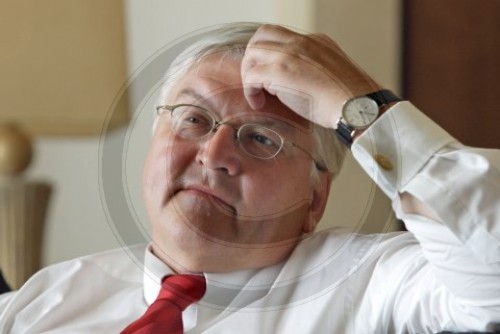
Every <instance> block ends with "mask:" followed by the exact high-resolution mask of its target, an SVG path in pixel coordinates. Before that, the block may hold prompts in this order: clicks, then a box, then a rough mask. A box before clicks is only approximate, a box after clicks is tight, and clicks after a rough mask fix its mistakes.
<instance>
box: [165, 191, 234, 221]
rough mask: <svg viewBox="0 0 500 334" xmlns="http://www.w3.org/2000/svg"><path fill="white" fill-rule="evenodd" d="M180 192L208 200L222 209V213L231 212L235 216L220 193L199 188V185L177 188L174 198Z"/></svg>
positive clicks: (232, 209) (230, 206)
mask: <svg viewBox="0 0 500 334" xmlns="http://www.w3.org/2000/svg"><path fill="white" fill-rule="evenodd" d="M182 191H186V192H192V193H194V194H196V195H197V196H203V197H206V198H207V199H209V200H210V201H212V202H214V203H216V205H217V206H218V207H220V208H222V209H223V210H224V211H228V212H231V213H233V214H236V209H235V208H234V207H233V206H232V205H231V204H229V202H228V200H226V197H224V196H223V195H222V194H220V193H216V192H215V191H214V190H213V189H211V188H209V187H206V186H200V185H186V186H182V187H179V188H178V189H176V190H175V191H174V196H175V195H176V194H177V193H179V192H182Z"/></svg>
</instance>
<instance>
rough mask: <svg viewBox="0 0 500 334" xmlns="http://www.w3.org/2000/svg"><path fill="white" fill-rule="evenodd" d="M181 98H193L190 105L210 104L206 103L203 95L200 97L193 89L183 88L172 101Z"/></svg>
mask: <svg viewBox="0 0 500 334" xmlns="http://www.w3.org/2000/svg"><path fill="white" fill-rule="evenodd" d="M183 96H188V97H192V98H194V101H193V102H192V103H199V102H202V103H203V104H205V105H207V104H208V105H209V104H210V103H209V102H208V100H207V99H206V98H205V97H204V96H203V95H201V94H200V93H198V92H197V91H195V90H194V89H193V88H184V89H183V90H181V91H180V92H179V93H178V94H177V95H176V96H175V98H174V100H177V99H178V98H180V97H183Z"/></svg>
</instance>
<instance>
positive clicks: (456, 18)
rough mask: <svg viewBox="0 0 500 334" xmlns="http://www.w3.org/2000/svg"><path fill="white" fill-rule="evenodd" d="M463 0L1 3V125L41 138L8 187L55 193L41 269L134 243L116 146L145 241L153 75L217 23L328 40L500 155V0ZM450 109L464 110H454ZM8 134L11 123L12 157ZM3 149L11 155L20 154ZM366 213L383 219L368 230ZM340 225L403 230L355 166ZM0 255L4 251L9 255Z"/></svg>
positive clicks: (337, 204) (336, 218) (339, 188)
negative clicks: (114, 202)
mask: <svg viewBox="0 0 500 334" xmlns="http://www.w3.org/2000/svg"><path fill="white" fill-rule="evenodd" d="M452 2H453V6H451V2H450V1H442V2H439V4H436V3H435V2H432V0H425V1H418V2H417V1H400V0H385V1H369V0H313V1H311V0H254V1H251V2H249V1H244V0H212V1H202V0H148V1H143V0H123V1H120V0H106V1H99V0H44V1H37V0H31V1H29V0H21V1H13V0H1V1H0V31H1V32H0V42H1V44H0V48H1V53H0V78H1V79H0V80H1V81H2V83H1V84H0V90H1V91H2V92H1V93H0V101H2V102H3V104H2V105H0V126H1V124H7V123H9V124H12V123H16V124H18V128H19V129H20V131H22V132H23V133H25V134H27V135H28V136H29V137H31V138H32V151H33V157H32V158H31V162H30V163H29V165H28V164H27V163H26V165H27V167H26V170H25V171H24V172H21V171H19V172H15V173H13V172H5V173H4V174H5V175H4V176H2V178H0V180H2V179H3V180H6V179H7V178H10V179H13V178H14V179H16V180H21V181H22V182H24V183H25V184H33V183H35V184H42V185H46V186H47V187H49V189H50V190H48V191H46V190H45V192H43V194H42V196H41V198H42V200H41V201H42V202H43V201H44V200H43V199H45V200H46V202H47V203H46V206H45V209H43V208H42V209H40V208H39V209H38V210H39V211H37V212H38V214H37V217H35V218H34V220H35V221H36V222H35V223H33V224H42V225H43V228H39V227H37V228H39V229H33V228H28V229H31V230H32V232H33V231H35V233H36V234H37V236H38V237H39V239H40V247H39V250H37V249H34V250H32V253H33V254H35V256H39V257H40V261H39V263H38V265H39V266H46V265H49V264H51V263H55V262H59V261H63V260H66V259H70V258H74V257H77V256H81V255H85V254H90V253H94V252H98V251H102V250H105V249H110V248H115V247H120V246H121V245H122V244H123V243H124V240H123V239H124V238H123V236H122V235H121V234H122V232H123V231H122V230H121V229H120V228H117V226H116V225H117V222H116V221H115V218H114V217H112V215H111V214H110V212H109V208H108V205H109V201H110V198H109V197H108V198H105V197H106V196H109V195H105V191H104V190H103V178H104V177H106V173H109V168H112V166H111V165H109V166H107V167H106V168H108V170H107V171H105V172H103V168H102V167H103V159H102V155H103V154H107V153H106V152H114V154H113V159H114V160H115V162H116V166H117V168H118V170H117V171H116V173H117V174H118V175H119V180H120V182H122V187H123V190H124V192H125V194H122V196H124V199H125V200H126V202H127V205H128V209H129V210H130V213H131V215H132V220H133V221H134V222H135V224H136V225H137V226H139V228H138V230H139V231H140V232H141V233H142V235H141V236H139V237H137V241H142V240H143V239H146V240H147V238H148V228H149V227H148V224H149V223H148V221H147V217H146V214H145V211H144V207H143V205H142V199H141V190H140V182H141V172H142V166H143V163H144V157H145V155H146V151H147V148H148V144H149V139H150V136H151V124H152V120H153V115H154V105H155V101H156V99H155V98H156V89H157V88H158V87H157V84H158V82H155V81H154V79H151V80H150V81H148V80H143V79H141V80H139V79H140V78H143V77H144V74H145V73H146V72H148V71H151V70H152V69H155V70H156V71H161V69H162V67H161V66H160V67H156V65H155V60H157V59H158V57H159V55H161V54H163V52H164V50H167V49H169V48H170V49H171V48H172V47H174V46H176V45H178V44H179V43H180V42H181V41H183V40H186V38H188V37H189V36H193V34H196V32H200V31H203V30H206V29H207V28H208V27H210V26H213V25H217V24H221V23H225V22H233V21H258V22H269V23H278V24H283V25H287V26H289V27H292V28H294V29H296V30H299V31H304V32H324V33H327V34H328V35H330V36H331V37H332V38H333V39H335V40H336V41H337V42H338V43H339V44H340V45H341V46H342V47H343V48H344V49H345V50H346V51H347V53H348V54H350V55H351V56H352V58H353V59H354V60H355V61H356V62H357V63H359V64H360V65H361V67H363V68H364V69H366V70H367V72H368V73H369V74H371V75H372V76H373V77H374V78H375V79H376V80H377V81H378V82H379V83H381V84H382V85H384V86H386V87H388V88H389V89H392V90H393V91H394V92H395V93H397V94H400V95H402V96H404V97H406V98H409V99H410V100H412V101H413V102H414V103H415V104H416V105H417V106H419V107H422V108H424V110H425V111H426V112H427V113H429V114H430V115H431V116H432V117H433V118H435V119H436V120H438V119H439V123H440V124H443V125H444V126H446V128H447V129H449V130H450V131H451V132H452V134H454V135H455V136H457V137H459V138H460V139H462V138H463V139H464V141H466V142H468V143H471V144H477V145H485V146H490V147H499V146H500V145H499V143H500V137H499V134H498V131H495V130H494V129H493V128H492V124H495V121H496V124H498V116H496V115H498V103H497V102H496V101H495V97H496V96H495V95H498V93H499V92H500V86H499V84H498V83H497V79H496V78H498V77H499V75H500V69H499V64H498V59H500V50H499V47H498V46H496V45H494V44H495V43H493V41H494V40H495V38H497V39H498V36H499V32H500V27H499V23H498V22H496V21H497V20H493V14H494V13H498V12H500V11H499V10H500V7H499V6H498V2H497V3H495V1H494V0H478V1H474V2H472V1H467V0H465V1H464V0H453V1H452ZM471 3H472V4H473V5H471ZM488 6H489V7H488ZM489 13H491V14H489ZM439 14H441V15H439ZM489 16H491V18H489ZM497 44H498V43H497ZM479 57H481V58H479ZM163 65H164V69H166V66H167V65H168V64H163ZM484 68H486V70H484V71H483V72H481V71H480V70H481V69H484ZM459 69H463V71H460V70H459ZM439 71H442V72H439ZM161 74H162V73H156V75H159V76H161ZM153 77H155V76H154V75H153ZM145 82H147V83H152V84H151V85H149V84H145ZM460 82H464V83H466V85H465V86H460V85H459V83H460ZM485 92H487V93H485ZM2 94H3V95H2ZM431 95H432V96H431ZM448 101H452V102H453V104H452V105H451V108H449V109H447V108H446V106H447V103H448ZM450 103H451V102H450ZM480 103H484V105H483V106H481V105H480ZM471 108H474V111H473V112H472V111H471ZM446 110H448V111H446ZM457 115H462V116H460V117H459V116H457ZM485 127H486V128H485ZM487 127H490V128H491V130H488V128H487ZM4 129H5V128H4ZM4 133H5V130H4ZM1 134H2V131H1V128H0V162H1V159H2V144H1V139H2V136H1ZM4 137H5V135H4ZM21 142H22V140H21ZM19 147H22V145H20V146H19ZM103 147H105V148H106V149H103ZM5 152H7V153H8V152H9V151H8V150H7V149H4V156H5V157H10V156H19V155H20V154H19V153H12V152H11V153H9V154H10V155H8V154H7V153H5ZM15 152H21V151H20V149H16V150H15ZM21 160H22V159H21ZM25 160H26V159H25ZM27 160H29V159H27ZM113 166H115V165H113ZM19 169H22V168H19ZM120 169H121V170H120ZM5 170H6V168H5V169H4V171H5ZM9 182H11V181H9ZM0 184H1V183H0ZM118 188H119V187H118ZM116 191H117V192H120V191H121V189H117V190H116ZM4 192H5V191H4ZM4 197H5V195H4ZM1 198H2V197H1V195H0V199H1ZM335 199H340V201H335ZM3 201H4V206H3V207H2V203H1V200H0V210H2V209H3V210H4V214H2V212H0V219H3V221H0V223H1V224H3V225H0V227H1V228H0V233H3V234H4V238H3V239H0V240H3V243H4V246H5V245H6V244H7V243H10V241H8V240H10V239H8V238H6V237H5V236H6V235H7V234H6V233H7V232H6V231H10V230H9V228H8V227H6V226H7V224H10V225H12V224H14V223H12V221H14V220H15V219H21V220H22V219H25V218H26V217H21V218H19V217H18V216H20V215H19V214H17V216H16V214H9V215H7V214H5V212H6V210H7V209H6V206H7V204H8V205H12V204H11V201H10V200H6V199H4V200H3ZM25 201H26V200H25ZM6 203H7V204H6ZM40 205H42V206H43V205H45V204H44V203H42V204H40ZM26 210H29V208H28V209H27V208H25V209H22V210H20V211H22V212H26ZM14 216H16V217H17V218H16V217H14ZM21 216H22V215H21ZM367 217H371V219H370V221H372V222H376V223H372V224H367V223H366V222H367ZM16 224H17V223H16ZM2 226H3V227H2ZM329 226H350V228H352V229H354V230H359V231H361V232H363V233H366V232H384V231H388V230H398V229H401V228H402V226H401V225H400V224H399V222H397V221H396V220H395V219H394V218H393V217H392V216H391V214H390V209H389V204H388V201H387V200H386V199H385V198H384V196H383V195H382V194H381V193H380V192H379V191H377V190H376V188H375V187H374V185H373V184H372V182H370V181H369V179H368V178H367V177H366V176H365V175H364V174H363V172H362V171H361V170H360V169H359V167H357V165H356V164H355V163H354V162H353V161H352V159H350V158H348V160H347V162H346V164H345V166H344V169H343V172H342V174H341V176H340V177H339V178H338V179H337V180H336V181H335V182H334V185H333V187H332V194H331V201H330V204H329V207H328V209H327V213H326V215H325V218H324V219H323V221H322V223H321V228H326V227H329ZM9 233H10V232H9ZM23 233H28V232H26V231H24V232H23ZM0 238H1V235H0ZM35 239H36V238H35ZM6 240H7V241H6ZM23 240H24V239H23ZM26 240H27V239H26ZM133 241H134V237H131V238H127V241H126V243H127V244H128V243H131V242H133ZM0 250H1V251H2V252H3V253H4V254H5V252H6V250H5V247H4V248H2V245H0ZM0 255H1V254H0ZM12 259H13V258H12V257H11V256H10V255H9V257H8V258H5V259H4V264H2V262H0V266H2V267H4V268H5V267H6V265H5V263H6V262H9V261H10V262H11V263H12V262H14V263H19V261H23V260H22V259H19V258H16V259H15V260H12ZM3 270H4V272H5V269H3Z"/></svg>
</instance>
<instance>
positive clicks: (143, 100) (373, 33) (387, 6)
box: [29, 0, 400, 265]
mask: <svg viewBox="0 0 500 334" xmlns="http://www.w3.org/2000/svg"><path fill="white" fill-rule="evenodd" d="M371 3H372V2H371V1H368V0H365V1H353V0H344V1H333V0H329V1H316V2H312V1H306V0H294V1H284V0H275V1H272V2H270V1H265V0H255V1H252V2H247V1H243V0H241V1H235V0H232V1H229V0H227V1H223V0H213V1H210V2H208V1H200V0H197V1H195V0H169V1H165V0H148V1H141V0H126V1H125V7H126V13H125V18H126V25H127V27H126V29H127V43H128V55H127V56H128V66H129V70H130V73H131V74H132V77H134V75H135V76H137V75H138V74H139V73H140V72H141V70H142V69H144V68H145V66H147V65H148V64H149V62H150V61H151V60H152V59H154V57H153V58H151V57H152V56H153V55H154V54H155V52H157V51H158V50H160V49H161V48H163V47H165V46H168V45H169V43H172V41H174V40H177V39H179V38H182V37H183V36H184V35H185V34H188V33H190V32H192V31H194V30H196V29H202V28H205V27H207V26H210V25H214V24H219V23H223V22H229V21H265V22H277V23H284V24H288V25H290V26H294V27H297V28H300V29H304V30H308V31H310V30H319V28H321V30H323V31H326V32H328V33H330V34H332V36H333V37H334V38H336V39H337V40H338V41H339V42H340V44H341V45H344V44H345V46H346V48H347V50H348V51H350V52H351V53H352V56H353V58H354V59H356V60H358V62H359V63H360V64H361V65H363V66H366V67H367V69H368V72H370V73H372V74H373V75H374V76H375V77H376V78H377V79H378V80H379V81H380V82H382V83H383V84H385V85H386V86H388V87H390V88H393V89H396V88H397V87H399V82H398V77H399V74H398V69H399V59H398V50H399V37H398V36H399V35H398V34H399V30H400V28H399V12H398V7H397V1H396V0H391V1H386V2H385V3H384V5H383V6H381V5H378V6H374V5H372V4H371ZM367 4H371V5H370V6H371V8H370V10H366V9H364V8H365V5H367ZM299 14H303V15H299ZM382 17H383V18H384V19H383V21H384V22H385V24H384V25H383V26H382V25H380V24H378V23H379V22H380V20H381V19H380V18H382ZM373 18H376V20H374V19H373ZM360 21H362V22H365V24H363V25H361V24H359V22H360ZM374 37H376V38H374ZM381 41H383V43H382V44H380V43H381ZM380 45H382V46H383V47H382V48H381V47H380ZM374 54H378V56H377V57H376V58H372V56H373V55H374ZM132 88H134V87H132ZM138 89H139V88H137V90H135V91H134V89H133V90H132V98H133V99H135V102H136V103H138V104H139V108H137V109H136V110H135V112H134V115H133V119H132V122H131V125H130V127H129V128H128V129H123V130H120V131H116V132H114V133H113V134H111V136H110V137H108V139H109V141H110V142H111V144H110V145H114V144H113V141H116V147H117V150H118V149H119V142H120V141H123V140H125V141H126V147H127V154H126V155H121V154H120V152H118V158H119V159H120V158H121V159H122V162H123V166H124V167H123V168H124V174H125V175H126V178H125V179H124V180H123V182H124V187H125V189H126V190H127V194H126V197H127V199H128V201H129V203H134V204H133V205H132V204H131V210H132V212H133V213H134V218H135V220H136V221H137V222H138V224H143V225H144V226H145V228H144V233H145V234H146V235H147V233H148V228H147V224H148V223H147V219H146V218H145V213H144V209H143V206H142V204H141V198H140V174H141V169H142V162H143V158H144V156H145V153H146V149H147V146H148V141H149V136H150V123H151V119H152V118H151V117H152V113H151V110H153V109H152V108H153V105H154V93H155V92H154V89H152V90H150V91H147V92H146V94H145V93H144V92H140V91H139V90H138ZM396 90H397V89H396ZM102 140H103V138H76V139H75V138H73V139H54V138H41V139H40V140H38V141H37V142H36V150H37V156H36V158H35V161H34V163H33V165H32V167H31V169H30V171H29V176H30V177H31V178H36V179H44V180H49V181H51V182H52V183H53V185H54V187H55V192H54V196H53V199H52V203H51V208H50V210H49V216H48V221H47V226H46V230H45V235H44V242H45V247H44V250H43V254H42V255H43V263H44V264H45V265H46V264H50V263H54V262H58V261H61V260H65V259H69V258H73V257H76V256H80V255H83V254H88V253H93V252H96V251H100V250H104V249H109V248H113V247H118V246H119V245H120V243H119V239H117V237H116V235H115V233H116V231H117V229H116V222H112V221H110V220H109V219H108V217H107V215H108V212H107V209H106V206H105V205H103V203H102V198H101V195H102V193H101V188H100V179H99V167H100V160H99V155H100V149H101V148H102V143H103V141H102ZM345 167H346V168H345V169H346V170H348V171H349V173H345V175H344V176H342V177H341V178H340V179H339V180H338V181H336V183H335V184H334V186H333V191H334V192H335V193H334V194H333V197H334V198H335V197H336V198H339V197H340V198H346V197H347V199H348V203H347V204H344V205H342V206H340V205H338V204H334V205H331V206H330V207H329V208H328V212H327V214H328V217H327V220H328V221H329V222H332V223H333V224H335V225H345V224H348V225H352V226H357V227H358V228H359V227H361V226H362V225H363V224H362V223H363V222H364V219H365V216H366V214H367V213H368V211H370V210H369V209H370V208H371V206H370V204H371V203H372V201H375V202H377V203H378V202H381V204H377V205H380V206H381V207H383V208H384V209H383V210H377V211H378V212H382V211H384V210H385V208H386V206H387V203H386V202H385V201H384V200H383V199H381V197H380V194H377V193H376V192H375V190H374V187H373V185H372V184H371V183H370V182H368V181H367V178H366V177H365V176H364V175H363V174H362V172H361V171H360V170H359V168H357V167H356V165H355V163H353V162H352V161H351V160H349V161H347V164H346V166H345ZM359 191H361V192H364V193H366V194H367V195H366V197H363V198H360V197H359V196H358V195H357V194H358V192H359ZM382 223H385V220H384V219H382ZM384 228H385V227H384V226H377V227H370V226H368V227H367V226H364V230H367V231H369V230H371V229H376V230H380V229H384Z"/></svg>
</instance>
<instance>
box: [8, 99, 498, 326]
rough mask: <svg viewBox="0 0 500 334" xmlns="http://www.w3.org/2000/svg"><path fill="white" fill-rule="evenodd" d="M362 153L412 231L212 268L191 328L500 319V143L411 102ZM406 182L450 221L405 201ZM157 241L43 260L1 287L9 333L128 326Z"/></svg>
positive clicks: (486, 322)
mask: <svg viewBox="0 0 500 334" xmlns="http://www.w3.org/2000/svg"><path fill="white" fill-rule="evenodd" d="M352 152H353V155H354V156H355V158H356V159H357V160H358V162H359V163H360V164H361V165H362V167H363V168H364V169H365V170H366V172H367V173H368V174H369V175H370V176H371V177H372V178H373V179H374V180H375V182H377V184H378V185H379V186H380V187H381V188H382V190H383V191H384V192H385V193H386V194H387V196H389V197H390V198H391V199H392V202H393V208H394V210H395V212H396V215H397V216H398V218H400V219H403V220H404V221H405V223H406V226H407V228H408V229H409V231H410V232H401V233H390V234H376V235H358V234H352V233H347V232H344V231H342V230H340V229H332V230H328V231H322V232H318V233H314V234H311V235H309V236H307V237H305V238H304V240H303V241H301V242H300V243H299V245H298V246H297V247H296V249H295V250H294V252H293V253H292V254H291V256H290V257H289V258H288V259H287V260H286V261H284V262H282V263H279V264H276V265H274V266H271V267H266V268H262V269H257V270H245V271H238V272H233V273H224V274H218V273H205V274H204V275H205V277H206V278H207V292H206V294H205V296H204V297H203V298H202V300H201V301H200V302H199V303H197V304H194V305H192V306H189V307H188V308H187V309H186V310H185V311H184V313H183V321H184V327H185V331H186V332H187V333H218V334H220V333H264V334H266V333H270V334H271V333H273V334H274V333H356V334H359V333H370V334H371V333H436V332H439V331H442V330H450V331H460V330H462V331H465V330H483V331H484V330H494V329H495V328H497V329H500V326H498V325H497V327H495V324H500V223H499V221H500V203H499V197H500V152H499V151H498V150H483V149H473V148H469V147H465V146H463V145H462V144H460V143H458V142H457V141H455V140H454V139H453V138H452V137H450V136H449V135H448V134H447V133H446V132H444V131H443V130H442V129H441V128H439V127H438V126H437V125H435V124H434V123H433V122H432V121H430V120H429V119H428V118H427V117H425V116H424V115H423V114H422V113H420V112H419V111H418V110H416V109H415V108H414V107H413V106H412V105H411V104H410V103H408V102H401V103H398V104H397V105H395V106H394V107H392V108H391V109H390V110H389V111H388V112H386V113H385V114H384V115H383V116H382V117H381V118H380V119H379V120H377V122H376V123H375V124H374V125H372V126H371V127H370V128H369V129H368V130H367V131H366V132H365V133H364V134H363V135H362V136H360V137H359V139H358V140H356V143H355V144H354V145H353V146H352ZM376 156H383V157H385V159H386V160H387V161H389V162H390V164H389V165H388V164H384V166H385V168H383V167H381V166H380V165H379V164H378V163H377V162H376V159H374V157H376ZM391 165H392V166H391ZM339 191H340V190H339ZM402 192H409V193H411V194H412V195H413V196H415V197H416V198H418V199H420V200H421V201H422V202H424V203H426V204H427V205H428V206H430V207H431V208H432V209H433V210H434V212H435V213H436V214H437V215H438V216H439V217H440V221H433V220H431V219H429V218H425V217H422V216H418V215H412V214H405V213H404V212H402V210H401V208H400V202H399V196H398V194H399V193H402ZM149 249H150V248H149V247H148V246H147V245H139V246H133V247H129V248H123V249H118V250H113V251H109V252H105V253H100V254H96V255H92V256H87V257H83V258H79V259H76V260H72V261H68V262H64V263H61V264H57V265H54V266H51V267H48V268H45V269H43V270H42V271H40V272H39V273H37V274H36V275H34V276H33V277H32V278H31V279H30V280H29V281H28V282H27V283H26V284H25V285H24V286H23V287H22V288H21V289H20V290H19V291H18V292H13V293H9V294H6V295H3V296H1V297H0V333H23V334H24V333H54V334H55V333H119V332H120V331H121V330H122V329H123V328H125V327H126V326H127V325H128V324H129V323H131V322H133V321H134V320H136V319H138V318H139V317H140V316H141V315H142V314H143V313H144V312H145V310H146V309H147V307H148V305H150V304H151V303H152V301H153V300H154V299H155V298H156V296H157V294H158V291H159V288H160V285H159V282H160V280H161V278H162V277H163V276H165V275H166V274H169V273H171V270H170V269H169V268H168V266H167V265H166V264H164V263H163V262H161V261H160V260H159V259H158V258H156V257H155V256H154V255H153V254H152V253H151V252H150V250H149ZM144 254H145V256H144Z"/></svg>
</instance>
